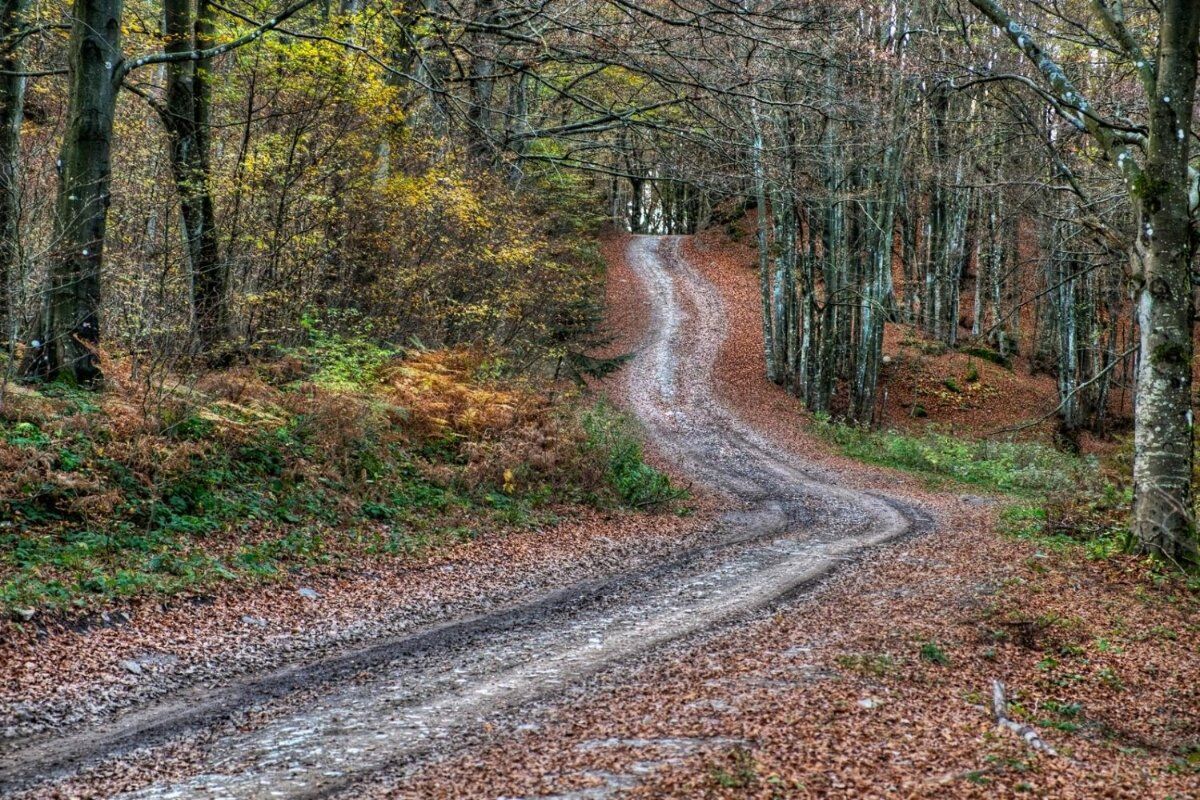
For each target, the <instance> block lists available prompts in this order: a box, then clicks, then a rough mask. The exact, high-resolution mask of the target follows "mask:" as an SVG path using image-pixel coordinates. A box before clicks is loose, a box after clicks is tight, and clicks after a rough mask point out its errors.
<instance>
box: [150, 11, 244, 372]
mask: <svg viewBox="0 0 1200 800" xmlns="http://www.w3.org/2000/svg"><path fill="white" fill-rule="evenodd" d="M196 6H197V8H196V13H195V16H194V17H193V14H192V0H165V2H164V11H165V14H164V33H165V34H166V47H165V50H166V52H168V53H178V52H187V51H189V50H193V49H197V50H203V49H205V48H207V47H210V46H211V45H212V41H211V40H212V28H213V23H212V17H211V10H212V6H210V5H209V3H208V2H207V0H196ZM211 81H212V63H211V61H210V60H202V61H191V60H188V61H177V62H173V63H170V64H168V65H167V94H166V109H165V113H164V114H163V123H164V124H165V126H166V128H167V133H168V135H169V137H170V141H171V172H172V175H173V177H174V179H175V187H176V190H177V191H178V193H179V209H180V214H181V216H182V218H183V237H184V245H185V248H186V250H187V256H188V264H189V265H190V267H191V283H192V314H193V327H194V331H195V336H196V340H197V343H198V344H199V346H200V349H201V350H202V351H207V350H209V349H210V348H211V347H212V346H213V345H215V344H217V343H219V342H220V341H222V340H223V339H224V338H225V337H226V336H227V335H228V325H229V314H228V303H227V292H228V283H229V275H228V269H227V266H226V264H225V263H224V262H223V261H222V260H221V256H220V248H219V245H218V241H217V224H216V209H215V206H214V203H213V196H212V190H211V181H212V167H211V162H210V158H209V115H210V109H211V104H212V88H211Z"/></svg>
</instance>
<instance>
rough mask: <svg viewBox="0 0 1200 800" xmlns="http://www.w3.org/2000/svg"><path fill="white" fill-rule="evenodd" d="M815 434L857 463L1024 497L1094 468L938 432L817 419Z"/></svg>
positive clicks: (1018, 445)
mask: <svg viewBox="0 0 1200 800" xmlns="http://www.w3.org/2000/svg"><path fill="white" fill-rule="evenodd" d="M816 430H817V432H818V433H819V434H821V436H823V437H824V438H825V439H826V440H828V441H830V442H833V443H834V444H836V445H837V446H838V447H839V448H840V449H841V450H842V451H843V452H845V453H846V454H847V455H849V456H851V457H852V458H856V459H859V460H861V461H866V462H869V463H872V464H879V465H881V466H885V467H892V468H894V469H901V470H904V471H906V472H913V473H917V474H919V475H923V476H925V477H927V478H929V479H932V480H934V481H946V480H949V481H955V482H958V483H964V484H971V485H976V486H983V487H986V488H988V489H994V490H997V491H1000V492H1003V493H1005V494H1011V495H1016V496H1022V497H1044V496H1046V495H1047V494H1048V493H1053V492H1065V491H1068V490H1070V489H1073V488H1075V487H1078V486H1079V485H1080V483H1081V481H1084V480H1085V478H1086V477H1087V476H1088V475H1089V474H1094V472H1095V470H1096V464H1095V463H1094V461H1093V460H1092V459H1088V458H1080V457H1078V456H1072V455H1067V454H1064V453H1060V452H1058V451H1057V450H1054V449H1053V448H1050V447H1046V446H1044V445H1040V444H1036V443H1029V442H998V441H978V442H972V441H966V440H963V439H960V438H957V437H953V436H947V435H945V434H941V433H937V432H929V433H926V434H924V435H921V436H910V435H908V434H903V433H897V432H896V431H875V430H870V429H867V428H862V427H856V426H851V425H846V424H843V423H838V422H832V421H830V420H818V422H817V424H816Z"/></svg>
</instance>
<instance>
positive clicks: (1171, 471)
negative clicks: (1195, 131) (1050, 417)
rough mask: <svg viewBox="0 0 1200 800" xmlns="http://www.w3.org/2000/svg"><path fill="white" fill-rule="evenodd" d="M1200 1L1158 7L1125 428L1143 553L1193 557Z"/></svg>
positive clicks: (1178, 559)
mask: <svg viewBox="0 0 1200 800" xmlns="http://www.w3.org/2000/svg"><path fill="white" fill-rule="evenodd" d="M1198 33H1200V5H1197V4H1196V3H1195V2H1193V0H1167V2H1165V3H1163V5H1162V25H1161V30H1160V33H1159V48H1158V60H1157V63H1158V79H1157V85H1156V91H1155V92H1154V96H1153V97H1150V98H1149V104H1150V143H1149V147H1148V148H1147V152H1146V166H1145V172H1144V176H1143V179H1142V180H1141V181H1140V183H1139V185H1137V186H1136V187H1135V190H1134V191H1135V194H1136V196H1137V200H1138V203H1139V212H1140V214H1139V216H1140V220H1139V222H1140V224H1139V233H1138V241H1137V245H1136V251H1137V257H1138V259H1139V260H1140V263H1141V275H1140V278H1141V280H1140V285H1139V287H1138V325H1139V328H1140V335H1141V361H1140V365H1139V368H1138V392H1137V408H1136V410H1135V431H1134V445H1135V448H1134V459H1133V478H1134V502H1133V530H1134V534H1135V535H1136V537H1137V539H1138V542H1139V543H1140V545H1141V547H1142V549H1143V550H1145V551H1146V552H1149V553H1153V554H1155V555H1158V556H1161V557H1163V558H1165V559H1167V560H1169V561H1173V562H1175V563H1179V564H1187V563H1194V562H1195V561H1196V560H1197V545H1196V535H1195V530H1194V526H1193V518H1192V516H1193V515H1192V407H1191V401H1192V322H1193V306H1192V286H1191V263H1192V242H1191V232H1190V226H1189V222H1190V221H1189V213H1188V150H1189V136H1188V135H1187V134H1186V131H1188V130H1189V129H1190V127H1191V122H1192V106H1193V103H1194V100H1195V93H1196V58H1197V41H1196V39H1197V35H1198Z"/></svg>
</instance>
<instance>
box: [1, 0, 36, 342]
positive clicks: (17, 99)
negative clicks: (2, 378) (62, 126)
mask: <svg viewBox="0 0 1200 800" xmlns="http://www.w3.org/2000/svg"><path fill="white" fill-rule="evenodd" d="M28 5H29V0H3V1H2V2H0V38H2V39H3V40H4V41H6V42H9V44H8V46H7V49H6V50H5V51H4V52H3V54H0V70H3V72H4V74H2V75H0V342H2V344H0V346H4V347H7V346H8V344H9V342H11V340H12V338H13V334H14V330H13V326H14V320H13V295H12V290H13V282H14V281H15V280H16V279H17V277H18V276H19V275H20V273H21V246H20V241H21V238H20V221H21V182H20V175H21V171H20V165H21V121H22V119H23V117H24V112H25V78H24V77H22V76H21V75H20V74H19V73H20V72H21V70H22V66H21V59H20V56H19V54H18V48H19V47H20V44H19V42H18V41H17V39H16V37H17V35H18V34H19V32H20V30H21V28H22V27H23V25H24V16H25V12H26V9H27V8H28Z"/></svg>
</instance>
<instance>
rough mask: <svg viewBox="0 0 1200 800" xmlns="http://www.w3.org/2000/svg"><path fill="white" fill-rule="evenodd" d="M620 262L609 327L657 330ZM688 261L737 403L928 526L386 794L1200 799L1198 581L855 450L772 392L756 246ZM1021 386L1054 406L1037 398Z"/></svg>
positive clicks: (1017, 498)
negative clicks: (923, 503) (1011, 722)
mask: <svg viewBox="0 0 1200 800" xmlns="http://www.w3.org/2000/svg"><path fill="white" fill-rule="evenodd" d="M623 251H624V248H623V246H622V244H621V243H620V240H619V239H615V240H614V241H611V242H610V243H609V244H608V246H607V247H606V255H607V256H608V258H609V261H610V265H611V271H610V289H609V292H610V301H612V300H615V301H616V303H615V305H617V306H618V307H620V308H623V309H633V310H634V311H633V313H630V312H629V311H627V310H626V311H622V312H621V313H620V314H618V315H617V316H616V317H615V318H614V323H615V324H616V325H617V326H630V325H637V324H639V319H641V318H643V317H644V315H641V314H639V313H638V311H637V309H638V308H639V306H640V304H641V300H640V299H637V298H636V291H637V283H636V279H635V277H634V276H633V275H632V274H631V272H630V270H629V268H628V265H626V264H624V263H623V261H622V259H621V254H622V253H623ZM685 252H687V253H688V254H689V256H690V257H691V259H692V261H693V263H695V264H697V265H698V266H699V267H700V268H701V270H702V271H703V272H704V273H705V275H706V276H707V277H708V278H709V279H710V280H711V281H712V282H713V283H714V284H715V285H716V286H717V288H718V290H719V291H720V292H721V294H722V296H723V298H724V299H725V301H726V309H727V316H728V319H729V326H730V335H729V337H728V339H727V340H726V342H725V344H724V346H723V348H722V350H721V353H720V356H719V359H720V360H719V369H718V370H717V375H718V377H719V380H720V385H719V387H718V391H720V392H721V393H722V395H723V397H724V399H725V400H726V401H727V402H728V403H730V405H732V406H733V407H735V408H736V409H737V410H738V411H739V413H741V414H742V415H743V416H744V417H745V418H746V419H748V420H750V421H751V422H753V424H754V425H755V427H756V428H758V429H759V430H761V431H764V432H767V433H769V434H770V435H772V436H773V437H774V438H775V439H776V440H778V441H781V442H783V443H785V444H787V445H788V446H789V447H792V448H795V449H796V450H797V451H798V452H803V453H804V454H805V457H806V458H809V459H813V458H816V459H817V460H819V461H820V462H821V463H822V465H823V466H825V467H827V468H829V469H831V470H833V471H836V472H837V473H838V474H839V477H840V478H842V479H843V480H844V481H845V482H846V483H848V484H851V485H858V486H864V487H869V486H872V485H874V486H879V487H881V488H882V487H887V488H889V489H891V490H893V491H894V490H896V488H897V487H904V486H911V487H912V491H914V492H922V493H924V492H926V491H933V492H935V493H937V496H939V497H940V498H941V499H940V501H939V502H937V505H938V506H939V509H938V510H939V511H940V512H941V513H940V520H939V522H940V524H939V527H938V529H937V530H936V531H934V532H932V533H929V534H927V535H924V536H922V537H919V538H916V539H912V540H909V541H907V542H903V543H901V544H898V545H892V546H889V547H888V548H887V549H885V550H883V551H880V552H878V553H876V554H874V555H872V556H869V557H868V558H867V559H865V560H864V561H863V562H862V563H860V564H858V565H856V566H854V567H851V568H849V569H847V570H845V571H843V572H842V573H840V574H838V575H836V576H835V577H834V578H833V579H831V580H830V581H828V582H827V583H826V584H824V585H823V586H822V587H820V588H819V589H818V590H816V591H815V592H814V593H812V594H810V595H808V596H806V597H805V598H804V599H802V600H801V601H799V602H797V603H795V604H793V605H789V606H787V607H784V608H781V609H779V610H778V611H777V612H776V613H774V614H773V615H771V616H769V617H767V618H764V619H760V620H759V621H757V622H755V623H753V624H751V625H749V626H747V627H746V628H744V629H742V630H739V631H737V632H736V633H732V634H728V635H724V636H722V637H720V638H718V639H716V640H715V641H707V642H705V644H704V646H703V647H702V648H699V649H693V650H688V651H686V652H684V653H681V654H674V655H672V656H671V657H670V658H668V659H666V660H664V661H662V662H660V663H658V664H656V665H654V666H652V667H650V668H648V669H646V670H644V671H643V672H642V673H640V674H639V676H638V678H637V680H636V681H634V682H632V683H627V684H625V685H622V686H614V687H610V688H609V689H607V690H606V691H604V692H603V693H601V694H599V695H597V696H592V697H588V698H586V699H583V700H581V701H579V702H576V703H575V704H573V705H571V706H570V707H567V708H564V709H561V710H559V711H558V712H557V713H556V714H555V715H554V716H553V718H552V719H551V720H549V721H548V722H547V724H546V725H545V726H544V727H542V728H540V729H538V730H536V731H534V732H528V733H524V734H521V735H519V736H518V738H517V739H516V740H515V741H512V740H509V741H505V742H504V743H503V744H502V745H500V746H498V747H496V748H495V749H493V750H490V751H487V752H484V753H482V754H479V753H473V754H469V755H465V756H463V757H461V758H459V759H456V760H454V761H451V762H449V763H447V764H443V765H440V766H437V767H435V768H431V769H430V770H428V771H427V772H426V773H425V774H424V775H422V776H419V777H418V779H417V780H416V781H414V782H411V783H408V784H405V785H404V786H402V787H398V788H397V787H393V788H389V789H387V790H381V791H380V792H379V796H387V797H412V798H418V797H478V796H522V797H539V796H572V797H574V796H579V797H585V796H586V797H606V796H610V795H614V794H617V793H618V792H627V795H625V794H622V795H621V796H631V797H646V798H666V797H679V798H694V797H728V798H743V797H761V798H791V797H845V798H860V797H883V796H905V797H913V796H915V797H997V796H1047V797H1080V798H1085V797H1129V798H1135V797H1164V798H1165V797H1174V798H1190V797H1197V796H1200V711H1197V709H1200V686H1198V685H1197V682H1196V677H1197V663H1200V662H1198V658H1197V656H1198V654H1200V593H1198V592H1197V588H1196V586H1195V585H1194V583H1193V584H1191V585H1189V583H1188V582H1187V581H1186V580H1184V579H1181V578H1177V577H1167V576H1164V575H1162V574H1159V573H1158V572H1157V571H1156V570H1154V569H1152V568H1151V567H1150V566H1149V565H1148V564H1146V563H1145V562H1144V561H1142V560H1140V559H1137V558H1134V557H1131V556H1126V555H1121V554H1119V553H1116V552H1114V550H1113V548H1106V547H1095V546H1089V544H1088V543H1086V542H1082V541H1077V540H1075V539H1073V538H1072V537H1071V536H1068V535H1064V534H1062V533H1059V532H1056V531H1050V532H1047V529H1046V527H1045V523H1044V514H1042V513H1039V511H1040V502H1041V501H1039V500H1037V499H1035V498H1036V497H1037V495H1036V493H1034V492H1032V491H1031V489H1032V484H1033V483H1035V482H1036V481H1031V482H1030V485H1026V484H1023V483H1019V485H1017V486H1016V487H1015V489H1014V490H1013V491H1012V493H1011V495H1010V496H1006V495H1003V494H998V493H995V492H992V491H990V490H989V488H988V487H987V486H986V485H981V484H982V483H983V482H982V481H976V482H975V483H974V485H964V484H963V483H961V482H960V481H958V480H955V479H948V478H946V477H945V475H944V474H938V473H936V472H928V471H921V470H918V471H917V472H916V473H909V472H895V471H891V470H887V471H881V470H879V469H877V468H874V467H867V466H864V465H863V464H862V463H861V462H860V461H856V460H853V459H850V458H848V457H846V455H844V453H843V452H842V451H841V448H839V447H838V442H837V441H831V439H830V437H829V436H827V435H822V434H821V433H820V432H819V431H820V430H821V427H822V424H821V423H820V422H819V421H815V420H813V419H811V417H809V416H808V415H806V414H804V413H803V412H802V411H800V410H799V407H798V404H797V403H796V401H795V400H794V399H793V398H791V397H790V396H789V395H788V394H787V393H786V392H784V391H782V390H781V389H779V388H778V387H775V386H772V385H770V384H769V383H767V382H766V381H765V380H764V379H763V378H762V375H761V352H762V351H761V344H762V339H761V328H760V327H759V326H760V321H759V318H758V310H757V309H758V307H757V302H758V300H757V291H758V285H757V278H756V275H755V272H754V261H753V259H747V258H746V257H745V256H746V253H747V252H748V251H747V250H746V249H745V248H743V247H741V246H740V245H738V244H736V243H732V244H731V243H728V242H726V241H724V240H723V237H720V236H709V237H702V238H699V239H693V240H691V241H689V242H688V243H687V244H686V245H685ZM980 369H981V372H983V371H984V370H985V369H986V367H981V368H980ZM985 374H986V373H985ZM1007 374H1011V373H1007ZM987 379H988V378H986V377H985V378H984V379H983V380H987ZM1016 391H1026V392H1029V393H1031V395H1032V396H1034V397H1040V396H1041V395H1040V391H1041V389H1039V387H1037V386H1036V385H1024V386H1019V387H1017V388H1016ZM1011 398H1012V395H1011V394H1010V395H1009V396H1008V399H1004V400H997V401H996V405H994V406H990V405H989V404H987V402H986V399H985V401H984V402H982V403H981V404H980V406H979V407H978V408H975V409H971V410H970V411H971V413H972V414H975V415H976V418H977V419H978V420H979V425H978V426H977V429H983V428H984V425H985V424H986V425H995V424H1004V423H1005V422H1007V421H1012V422H1013V423H1016V422H1020V421H1022V418H1021V417H1020V416H1019V415H1021V414H1024V413H1027V412H1028V411H1029V410H1030V408H1031V406H1030V405H1028V404H1026V405H1024V406H1023V407H1022V408H1018V409H1014V408H1011V407H1010V406H1009V403H1010V402H1011ZM1025 418H1027V417H1025ZM959 419H960V420H961V417H960V418H959ZM934 420H935V422H936V421H937V418H936V417H935V418H934ZM1039 452H1040V451H1039ZM954 455H956V456H958V457H961V454H954ZM1047 458H1048V459H1049V460H1048V462H1047V463H1041V461H1040V459H1041V456H1037V457H1034V458H1032V461H1033V462H1034V463H1036V464H1037V465H1038V466H1039V467H1040V468H1041V469H1043V470H1044V473H1043V474H1044V475H1052V474H1055V473H1056V471H1057V470H1059V469H1066V468H1068V467H1067V466H1064V463H1060V462H1059V461H1056V460H1055V459H1054V458H1053V457H1052V456H1051V457H1047ZM878 460H880V461H884V460H883V459H878ZM994 468H995V469H996V470H997V474H999V473H1001V472H1005V470H1007V473H1006V474H1008V473H1011V472H1012V471H1013V465H1012V464H1011V463H1008V462H1005V464H1002V465H1000V466H996V467H994ZM1083 468H1084V469H1087V468H1088V466H1087V463H1086V462H1085V465H1084V467H1083ZM1027 490H1029V491H1027ZM963 492H972V494H962V493H963ZM974 493H980V494H974ZM981 495H983V496H981ZM994 680H1001V681H1003V682H1004V684H1005V686H1006V687H1007V700H1008V703H1009V714H1010V716H1011V717H1013V718H1014V719H1016V720H1017V721H1019V722H1021V723H1026V724H1029V725H1031V726H1033V727H1034V729H1035V730H1036V731H1037V732H1038V733H1039V734H1040V735H1041V737H1042V738H1043V739H1044V740H1045V741H1047V742H1049V743H1050V744H1051V745H1052V746H1053V747H1054V748H1055V749H1056V751H1057V755H1056V756H1053V757H1052V756H1048V755H1045V754H1041V753H1039V752H1037V751H1035V750H1034V749H1032V748H1030V747H1029V746H1028V745H1027V744H1026V743H1025V742H1024V741H1023V740H1022V739H1021V738H1019V737H1018V736H1017V735H1015V734H1013V733H1011V732H1009V731H1007V730H1005V729H1002V728H1000V727H999V726H997V725H996V723H995V722H994V719H993V717H992V714H991V710H990V703H991V701H990V697H991V690H992V681H994ZM572 792H574V793H573V794H572Z"/></svg>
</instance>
